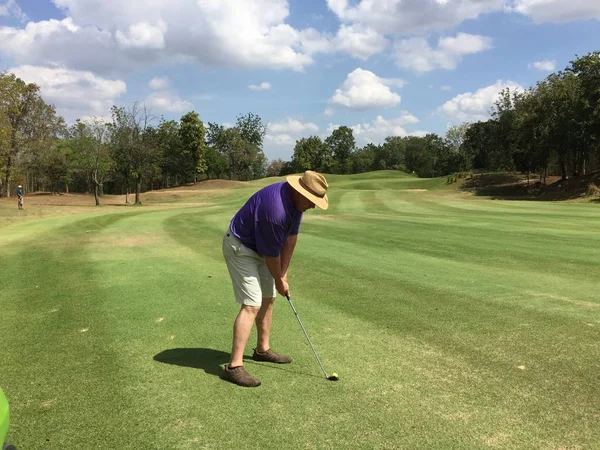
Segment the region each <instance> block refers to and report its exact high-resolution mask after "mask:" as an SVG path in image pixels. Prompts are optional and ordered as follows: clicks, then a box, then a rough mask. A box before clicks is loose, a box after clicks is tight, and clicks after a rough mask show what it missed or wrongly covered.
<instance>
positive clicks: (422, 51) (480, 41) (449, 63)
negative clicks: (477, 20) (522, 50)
mask: <svg viewBox="0 0 600 450" xmlns="http://www.w3.org/2000/svg"><path fill="white" fill-rule="evenodd" d="M491 47H492V40H491V39H490V38H488V37H486V36H480V35H475V34H467V33H458V34H457V35H456V37H444V38H440V39H439V41H438V46H437V48H436V49H434V48H432V47H431V46H430V45H429V42H428V41H427V39H425V38H410V39H405V40H400V41H398V42H396V44H395V46H394V50H395V55H394V56H395V60H396V64H397V65H398V66H399V67H402V68H404V69H409V70H414V71H415V72H429V71H431V70H434V69H447V70H451V69H455V68H456V65H457V64H458V62H459V61H460V60H461V59H462V57H463V56H464V55H468V54H473V53H478V52H481V51H484V50H488V49H490V48H491Z"/></svg>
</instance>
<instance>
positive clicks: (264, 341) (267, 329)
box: [256, 298, 275, 353]
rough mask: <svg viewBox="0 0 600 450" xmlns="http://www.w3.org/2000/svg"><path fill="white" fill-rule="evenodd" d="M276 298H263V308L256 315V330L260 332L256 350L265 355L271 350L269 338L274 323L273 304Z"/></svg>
mask: <svg viewBox="0 0 600 450" xmlns="http://www.w3.org/2000/svg"><path fill="white" fill-rule="evenodd" d="M274 301H275V299H274V298H263V299H262V306H261V307H260V310H259V311H258V314H257V315H256V329H257V331H258V340H257V345H256V350H258V351H259V352H260V353H264V352H266V351H267V350H269V348H270V347H269V336H270V334H271V322H272V321H273V302H274Z"/></svg>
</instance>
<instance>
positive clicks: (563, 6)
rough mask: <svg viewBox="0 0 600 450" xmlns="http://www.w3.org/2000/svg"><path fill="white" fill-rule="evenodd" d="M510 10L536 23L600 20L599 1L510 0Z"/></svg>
mask: <svg viewBox="0 0 600 450" xmlns="http://www.w3.org/2000/svg"><path fill="white" fill-rule="evenodd" d="M508 9H509V10H512V11H515V12H518V13H520V14H524V15H527V16H530V17H531V18H532V19H533V21H534V22H535V23H543V22H571V21H574V20H585V19H594V18H595V19H600V2H599V1H598V0H509V6H508Z"/></svg>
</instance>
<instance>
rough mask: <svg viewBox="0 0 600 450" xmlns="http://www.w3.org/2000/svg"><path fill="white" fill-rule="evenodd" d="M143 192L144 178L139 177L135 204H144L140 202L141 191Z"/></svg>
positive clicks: (136, 184) (136, 185)
mask: <svg viewBox="0 0 600 450" xmlns="http://www.w3.org/2000/svg"><path fill="white" fill-rule="evenodd" d="M141 190H142V176H141V175H138V176H137V180H136V183H135V204H136V205H141V204H142V202H141V201H140V191H141Z"/></svg>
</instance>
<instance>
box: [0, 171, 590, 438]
mask: <svg viewBox="0 0 600 450" xmlns="http://www.w3.org/2000/svg"><path fill="white" fill-rule="evenodd" d="M277 180H279V179H277ZM328 180H329V182H330V186H331V189H330V193H329V198H330V203H331V207H330V209H329V210H328V211H319V210H314V211H309V212H307V213H306V214H305V216H304V222H303V224H302V227H301V230H300V236H299V239H298V246H297V248H296V252H295V254H294V258H293V260H292V265H291V269H290V290H291V293H292V298H293V301H294V305H295V307H296V309H297V310H298V313H299V315H300V317H301V318H302V321H303V322H304V325H305V326H306V328H307V331H308V333H309V335H310V337H311V339H312V341H313V343H314V345H315V347H316V349H317V351H318V352H319V356H320V357H321V359H322V361H323V364H324V365H325V367H326V369H327V370H328V371H329V373H331V372H337V373H338V374H339V376H340V381H338V382H331V381H326V380H324V379H323V376H322V373H321V371H320V369H319V366H318V364H317V362H316V360H315V359H314V356H313V354H312V352H311V349H310V347H309V345H308V343H307V342H306V340H305V338H304V335H303V333H302V330H301V328H300V326H299V325H298V323H297V321H296V319H295V317H294V315H293V313H292V311H291V309H290V307H289V305H288V304H287V302H286V300H285V299H284V298H281V297H280V298H279V299H278V300H277V302H276V305H275V319H274V323H273V331H272V345H273V348H274V349H275V350H277V351H279V352H281V353H285V354H290V355H292V356H293V357H294V362H293V363H292V364H291V365H285V366H276V365H273V364H268V363H255V362H253V361H251V360H250V359H249V358H248V361H247V363H246V366H247V368H248V370H249V372H250V373H252V374H253V375H256V376H257V377H259V378H260V379H261V380H262V383H263V384H262V386H261V387H259V388H255V389H244V388H240V387H237V386H235V385H233V384H230V383H226V382H224V381H222V380H221V379H220V378H219V377H218V374H220V372H221V370H222V369H221V367H220V365H222V364H224V363H226V361H227V360H228V356H229V351H230V349H231V329H232V325H233V320H234V318H235V315H236V313H237V311H238V306H237V305H236V304H235V302H234V300H233V291H232V288H231V284H230V279H229V275H228V273H227V268H226V266H225V263H224V260H223V257H222V255H221V239H222V236H223V233H224V232H225V230H226V228H227V226H228V224H229V221H230V219H231V217H232V216H233V214H235V212H236V211H237V209H238V208H239V207H240V206H241V205H242V204H243V203H244V202H245V200H246V199H247V198H248V196H249V195H251V194H252V193H253V192H255V191H256V190H257V189H259V188H260V187H261V186H264V185H266V184H269V183H271V182H273V181H276V180H275V179H268V180H260V181H257V182H252V183H245V184H241V183H240V184H239V185H236V186H232V187H229V188H226V189H221V190H214V191H213V190H198V191H193V190H190V191H189V192H187V193H185V195H184V194H183V193H182V194H177V195H175V194H170V195H167V194H165V195H164V196H162V197H161V196H160V195H158V194H153V193H149V194H147V195H146V198H148V201H147V202H146V203H145V206H143V207H114V206H102V207H100V208H94V207H92V206H90V208H89V209H87V210H86V209H85V208H80V209H81V211H78V213H77V214H69V215H60V216H52V215H51V214H46V213H44V214H42V213H40V210H38V209H36V207H35V206H31V207H29V209H26V210H25V211H24V213H26V214H28V217H27V218H26V219H19V220H17V219H15V217H16V216H17V213H19V211H17V210H16V207H15V206H14V205H13V204H12V202H11V203H10V208H11V209H7V208H8V206H9V205H8V203H6V204H3V205H2V208H4V209H0V220H2V221H4V224H3V225H4V226H0V252H1V255H2V257H1V258H0V273H1V274H2V289H1V290H0V311H1V313H0V314H1V319H0V349H1V350H0V387H1V388H2V389H3V390H4V392H5V394H6V396H7V397H8V400H9V402H10V405H11V429H10V431H9V441H10V442H12V443H15V444H16V445H17V448H19V449H23V450H37V449H40V450H42V449H44V450H48V449H61V450H68V449H73V450H76V449H77V450H79V449H204V448H206V449H225V448H245V449H264V448H273V449H334V448H335V449H407V450H415V449H444V450H445V449H488V448H491V449H515V450H517V449H518V450H522V449H553V450H558V449H596V450H597V449H599V448H600V426H599V424H600V394H599V386H600V298H599V292H600V227H599V224H600V205H598V204H593V203H569V202H548V203H544V202H524V201H497V200H488V199H485V198H481V197H474V196H472V195H470V194H465V193H458V192H457V191H456V190H455V188H454V187H452V186H449V187H448V186H446V179H445V178H444V179H419V178H416V177H413V176H409V175H406V174H399V173H396V172H375V173H370V174H363V175H351V176H339V175H337V176H329V177H328ZM142 198H143V199H144V196H143V197H142ZM161 199H162V200H161ZM92 202H93V200H92ZM26 205H29V203H27V201H26ZM44 211H46V209H44ZM254 343H255V333H254V332H253V335H252V337H251V340H250V344H249V346H248V348H247V350H246V354H247V355H248V356H250V355H251V353H252V348H253V346H254Z"/></svg>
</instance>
